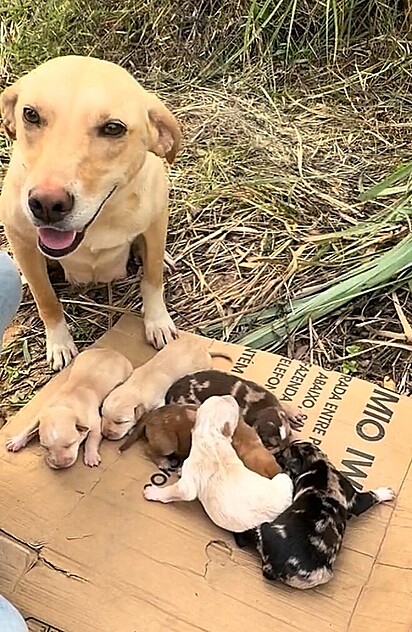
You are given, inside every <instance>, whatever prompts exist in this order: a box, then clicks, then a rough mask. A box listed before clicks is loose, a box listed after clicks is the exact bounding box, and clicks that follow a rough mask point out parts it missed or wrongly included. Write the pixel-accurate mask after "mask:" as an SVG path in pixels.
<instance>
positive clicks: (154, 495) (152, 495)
mask: <svg viewBox="0 0 412 632" xmlns="http://www.w3.org/2000/svg"><path fill="white" fill-rule="evenodd" d="M159 492H161V490H160V489H159V488H158V487H156V486H155V485H148V486H147V487H144V489H143V496H144V497H145V498H146V500H160V496H161V493H159Z"/></svg>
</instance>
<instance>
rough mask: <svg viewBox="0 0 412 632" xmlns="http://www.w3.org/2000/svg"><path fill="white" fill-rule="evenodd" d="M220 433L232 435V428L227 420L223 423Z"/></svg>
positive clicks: (226, 435) (227, 435) (225, 435)
mask: <svg viewBox="0 0 412 632" xmlns="http://www.w3.org/2000/svg"><path fill="white" fill-rule="evenodd" d="M222 435H223V436H224V437H228V438H229V437H231V436H232V428H231V427H230V423H229V422H228V421H227V422H226V423H225V424H224V426H223V428H222Z"/></svg>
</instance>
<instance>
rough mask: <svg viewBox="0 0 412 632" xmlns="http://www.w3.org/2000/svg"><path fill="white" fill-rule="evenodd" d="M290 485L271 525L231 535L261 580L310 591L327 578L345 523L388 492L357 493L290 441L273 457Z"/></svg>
mask: <svg viewBox="0 0 412 632" xmlns="http://www.w3.org/2000/svg"><path fill="white" fill-rule="evenodd" d="M276 459H277V461H278V463H279V465H280V466H281V467H282V468H283V470H284V472H285V473H286V474H288V475H289V476H290V478H291V479H292V481H293V484H294V498H293V503H292V505H291V506H290V507H289V508H288V509H286V510H285V511H284V512H283V513H282V514H280V515H279V516H278V517H277V518H276V519H275V520H273V521H272V522H264V523H263V524H262V525H261V526H259V527H257V528H256V529H252V530H250V531H246V532H244V533H241V534H234V535H235V540H236V543H237V544H238V546H241V547H244V546H250V545H252V546H255V547H256V548H257V550H258V552H259V553H260V555H261V558H262V571H263V575H264V577H266V579H270V580H278V581H281V582H283V583H285V584H288V585H289V586H292V587H293V588H300V589H306V588H314V587H315V586H318V585H319V584H325V583H326V582H328V581H330V580H331V579H332V577H333V564H334V562H335V560H336V557H337V555H338V553H339V551H340V549H341V546H342V541H343V536H344V533H345V529H346V522H347V520H348V518H350V517H351V516H352V515H354V516H359V515H360V514H362V513H363V512H365V511H366V510H367V509H369V508H370V507H372V506H373V505H375V504H376V503H382V502H385V501H390V500H393V499H394V498H395V493H394V492H393V490H392V489H390V488H389V487H378V488H377V489H372V490H370V491H367V492H358V491H356V489H355V488H354V487H353V485H352V483H351V482H350V481H349V480H348V479H347V478H346V477H345V476H344V475H343V474H341V473H340V472H338V470H337V469H336V468H335V467H334V466H333V465H332V464H331V463H330V461H329V460H328V458H327V456H326V455H325V454H324V453H323V452H321V451H320V450H319V448H317V447H316V446H315V445H313V444H312V443H310V442H308V441H294V442H293V443H291V444H290V445H289V446H288V447H286V448H285V449H284V450H282V451H281V452H279V453H278V454H277V455H276Z"/></svg>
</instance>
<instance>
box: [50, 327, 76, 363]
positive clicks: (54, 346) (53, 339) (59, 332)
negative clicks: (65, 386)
mask: <svg viewBox="0 0 412 632" xmlns="http://www.w3.org/2000/svg"><path fill="white" fill-rule="evenodd" d="M46 347H47V362H48V363H49V364H50V365H51V366H52V368H53V371H60V370H61V369H62V368H63V367H65V366H67V365H68V364H70V362H71V361H72V359H73V358H74V357H75V356H76V355H77V353H78V351H77V347H76V345H75V344H74V341H73V338H72V336H71V334H70V331H69V328H68V326H67V323H66V321H65V320H62V321H60V323H59V324H58V325H56V326H55V327H53V328H50V327H48V328H47V329H46Z"/></svg>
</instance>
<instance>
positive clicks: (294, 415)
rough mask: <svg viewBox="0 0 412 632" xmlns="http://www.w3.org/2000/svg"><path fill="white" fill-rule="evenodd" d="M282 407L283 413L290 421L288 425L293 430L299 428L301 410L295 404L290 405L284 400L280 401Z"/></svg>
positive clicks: (301, 423)
mask: <svg viewBox="0 0 412 632" xmlns="http://www.w3.org/2000/svg"><path fill="white" fill-rule="evenodd" d="M280 403H281V405H282V408H283V411H284V413H285V414H286V417H287V419H288V421H289V423H290V427H291V428H292V429H293V430H296V429H297V428H301V427H302V425H303V412H302V411H301V409H300V408H298V407H297V406H291V405H290V404H286V402H280Z"/></svg>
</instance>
